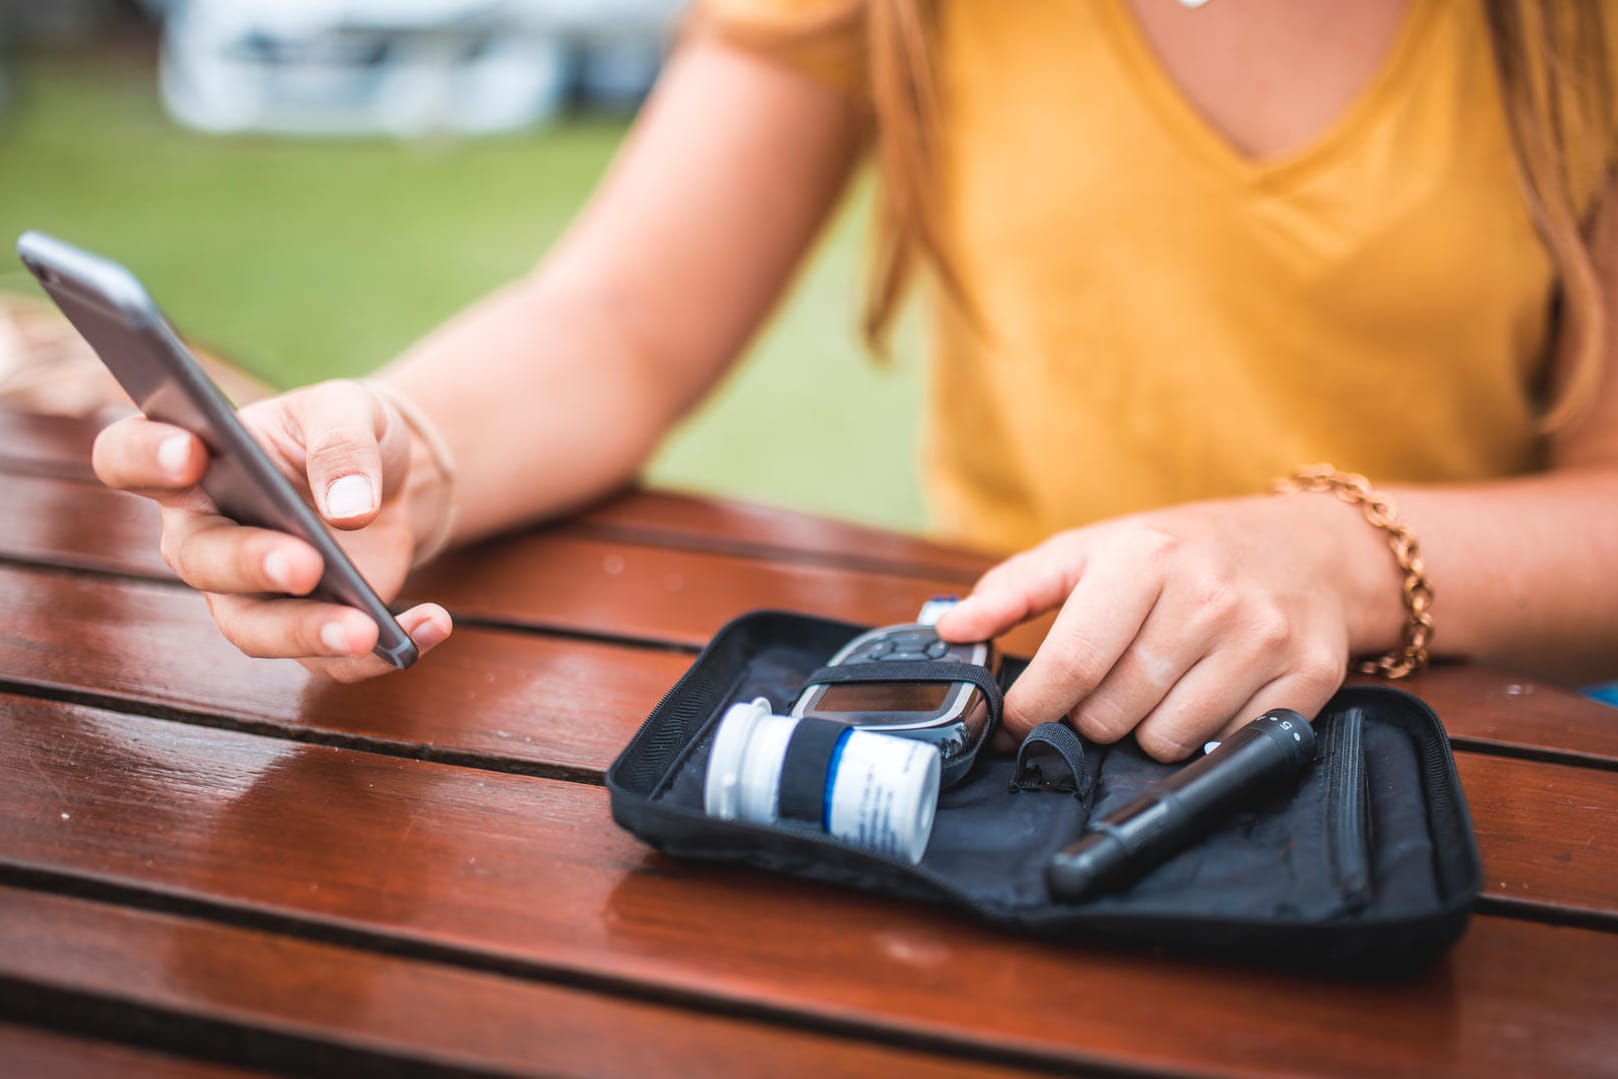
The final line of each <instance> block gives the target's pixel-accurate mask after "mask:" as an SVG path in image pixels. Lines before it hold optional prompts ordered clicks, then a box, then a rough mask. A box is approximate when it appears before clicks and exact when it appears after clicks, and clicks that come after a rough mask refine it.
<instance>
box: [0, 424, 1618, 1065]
mask: <svg viewBox="0 0 1618 1079" xmlns="http://www.w3.org/2000/svg"><path fill="white" fill-rule="evenodd" d="M92 435H93V432H92V430H91V429H90V428H89V427H88V426H86V425H84V424H81V423H77V422H73V421H63V420H47V419H43V418H39V417H31V416H24V415H19V414H15V413H11V414H3V413H0V506H3V507H4V508H3V509H0V620H3V622H0V624H3V627H4V628H3V631H0V731H3V738H0V747H3V748H0V1074H4V1075H7V1076H35V1075H42V1076H54V1075H104V1074H114V1073H116V1074H119V1075H121V1076H221V1075H241V1074H251V1073H255V1072H258V1071H268V1072H279V1073H289V1074H330V1075H349V1074H355V1073H365V1072H367V1071H370V1072H380V1073H385V1074H416V1073H423V1074H443V1073H455V1074H461V1073H466V1072H474V1073H499V1074H523V1075H529V1074H545V1075H552V1074H567V1075H572V1074H589V1075H600V1076H635V1077H638V1079H646V1077H650V1076H657V1075H696V1076H722V1075H746V1076H784V1075H800V1074H801V1075H814V1076H827V1075H845V1074H846V1075H856V1074H890V1075H916V1076H950V1075H965V1074H974V1075H1027V1074H1035V1073H1050V1072H1068V1071H1078V1072H1083V1073H1103V1074H1131V1075H1133V1074H1144V1073H1151V1074H1159V1073H1173V1074H1193V1075H1238V1074H1239V1075H1261V1074H1262V1075H1270V1074H1300V1073H1307V1074H1317V1075H1338V1074H1342V1075H1364V1074H1377V1075H1382V1076H1393V1075H1413V1076H1418V1075H1419V1076H1433V1075H1441V1074H1447V1075H1463V1076H1481V1075H1513V1076H1549V1075H1573V1074H1578V1075H1598V1074H1605V1075H1618V711H1613V710H1611V709H1608V708H1606V707H1603V706H1601V705H1598V704H1595V703H1592V702H1589V701H1586V700H1584V699H1582V698H1579V697H1577V696H1574V695H1571V694H1569V693H1566V692H1562V691H1560V690H1557V689H1554V688H1551V687H1549V686H1545V685H1542V684H1538V683H1535V682H1532V681H1529V680H1525V679H1517V678H1511V677H1507V676H1503V675H1498V674H1493V673H1489V672H1485V671H1480V670H1470V669H1444V670H1439V671H1436V672H1433V673H1431V674H1429V675H1427V676H1425V677H1424V678H1423V679H1422V680H1421V681H1420V682H1418V683H1416V684H1415V686H1414V688H1415V689H1416V690H1417V691H1419V692H1420V693H1421V694H1422V695H1423V696H1425V697H1426V698H1427V699H1428V700H1429V701H1430V702H1431V703H1432V704H1433V705H1434V707H1435V708H1436V709H1437V711H1438V712H1439V714H1440V715H1441V716H1442V717H1443V719H1444V720H1445V722H1446V724H1447V725H1448V727H1449V730H1450V732H1451V734H1452V735H1453V736H1454V739H1455V744H1456V748H1457V750H1458V758H1459V764H1460V771H1461V775H1462V777H1463V779H1464V781H1465V785H1466V791H1467V795H1468V797H1469V799H1470V801H1471V805H1472V810H1473V813H1474V816H1475V818H1476V822H1477V828H1478V838H1479V842H1480V845H1481V847H1482V851H1483V859H1484V865H1485V871H1486V885H1485V893H1484V896H1483V898H1482V900H1481V902H1480V904H1479V913H1478V916H1477V917H1476V918H1475V919H1474V921H1473V924H1472V926H1471V929H1470V930H1469V932H1468V933H1467V935H1466V937H1465V938H1464V939H1463V940H1462V941H1461V943H1460V944H1459V945H1458V946H1457V947H1456V948H1455V949H1454V951H1453V952H1452V953H1450V954H1449V955H1448V956H1447V957H1446V959H1445V960H1443V961H1442V962H1441V963H1439V964H1438V965H1437V966H1436V967H1434V968H1433V969H1431V970H1430V971H1429V972H1427V973H1426V974H1425V975H1423V976H1422V977H1420V978H1419V979H1417V980H1415V981H1411V982H1400V983H1395V984H1367V983H1355V982H1344V981H1334V980H1331V979H1328V978H1310V977H1304V976H1301V975H1298V974H1289V973H1282V972H1277V971H1262V970H1246V969H1242V968H1238V967H1233V966H1227V965H1218V964H1213V963H1204V962H1195V961H1189V960H1184V959H1179V958H1174V957H1169V956H1157V955H1150V954H1144V953H1140V952H1123V951H1109V950H1105V949H1097V948H1086V947H1053V946H1051V945H1047V944H1043V943H1039V942H1036V941H1033V940H1029V939H1023V938H1020V937H1016V936H1012V935H1007V934H1005V933H1001V932H998V931H993V930H990V929H988V928H985V927H983V926H981V925H979V924H976V923H975V922H973V921H971V920H970V919H968V918H966V917H963V916H959V915H956V914H954V913H951V912H948V911H944V910H937V909H929V908H921V907H918V906H915V905H908V904H902V903H897V902H889V901H884V900H881V899H878V898H874V897H868V896H864V895H859V894H853V893H848V892H844V891H840V890H835V889H832V888H827V887H817V886H812V885H809V884H806V883H800V882H795V881H789V880H785V879H778V878H774V877H771V876H767V875H765V874H762V873H755V872H750V871H744V870H716V869H713V868H708V867H702V866H694V865H685V864H679V863H676V862H674V861H671V860H669V859H666V858H664V857H661V856H659V855H656V854H654V853H652V852H651V851H649V850H647V849H646V848H644V847H642V846H641V845H639V844H638V843H636V842H635V841H634V840H633V839H631V838H630V837H629V836H628V835H626V834H624V833H623V832H621V831H619V830H618V829H617V828H616V827H615V826H614V825H613V824H612V822H611V820H610V818H609V815H608V806H607V796H606V792H605V790H604V789H603V788H602V786H601V775H602V772H603V770H604V769H605V768H606V766H607V765H608V763H609V762H610V761H611V760H612V758H613V756H614V755H615V754H616V753H617V752H618V750H619V749H620V748H621V747H622V746H623V744H624V743H625V742H626V741H627V740H628V738H629V737H630V735H631V734H632V733H633V732H634V730H635V729H636V726H637V725H638V724H639V723H640V722H641V720H642V718H643V717H644V716H645V715H646V713H647V712H648V711H649V710H650V708H651V707H652V705H653V704H654V703H655V702H656V701H657V699H658V697H659V696H660V695H661V694H662V693H663V691H664V690H665V689H666V688H667V687H668V686H669V685H670V684H671V683H672V682H673V681H674V679H675V678H676V677H677V676H678V675H679V673H680V672H681V670H682V669H683V668H684V667H685V665H686V664H687V663H688V662H689V661H690V658H691V655H692V653H693V651H694V650H695V649H696V648H697V647H698V646H699V645H700V644H701V643H702V641H703V640H704V639H705V638H706V637H707V636H708V635H709V633H711V632H712V631H713V630H714V629H715V628H716V627H717V626H718V625H719V624H720V623H721V622H723V621H724V620H725V619H727V618H728V617H730V616H731V615H733V614H735V613H737V612H739V611H742V610H744V609H747V608H752V607H761V606H777V607H789V608H800V609H803V610H808V611H816V612H823V613H827V614H831V615H836V616H841V617H846V618H851V619H858V620H861V621H865V622H873V623H880V622H893V621H900V620H904V619H907V618H909V617H910V616H911V615H912V613H913V612H914V610H915V608H916V606H917V604H918V602H919V601H920V600H922V599H923V598H925V597H927V596H929V595H932V594H934V593H938V592H949V591H961V590H963V589H964V588H965V587H966V586H967V585H968V584H969V583H970V582H971V580H972V579H973V577H974V576H975V574H976V573H977V572H978V571H979V570H980V569H981V568H982V566H983V564H984V563H983V560H982V559H981V558H979V557H977V556H974V555H970V554H966V553H963V552H959V551H954V550H949V549H945V548H941V547H935V546H931V545H928V544H925V543H920V542H916V541H912V540H908V539H903V538H898V537H894V536H889V535H885V534H880V533H874V532H869V531H865V530H860V529H856V528H851V527H847V526H841V525H834V524H829V523H826V522H823V521H819V520H815V519H811V518H805V517H801V516H796V515H792V514H786V513H779V512H773V511H763V510H759V509H756V508H750V507H746V506H739V505H735V504H730V503H722V502H714V501H707V500H699V499H691V498H682V497H675V496H669V495H658V494H637V495H632V496H628V497H626V498H624V499H622V500H620V501H618V502H615V503H613V504H612V505H609V506H607V507H605V508H603V509H600V510H598V511H596V512H594V513H591V514H589V515H587V516H585V517H584V518H582V519H580V520H577V521H575V522H572V523H569V524H566V525H564V526H561V527H556V528H551V529H547V530H543V531H536V532H533V533H531V534H527V535H523V536H518V537H515V538H512V539H509V540H506V541H503V542H501V543H499V544H496V545H491V546H488V547H486V548H483V549H479V550H473V551H469V552H465V553H463V554H459V555H456V556H454V557H453V558H452V559H451V560H448V561H445V562H444V563H443V564H442V565H440V566H436V567H433V568H432V569H430V570H429V571H428V572H426V573H424V574H422V575H420V576H419V577H417V578H416V579H414V580H412V582H411V584H410V586H409V592H410V593H411V594H413V595H417V596H421V597H431V598H434V599H437V600H440V601H443V602H444V603H446V605H447V606H448V607H449V608H450V609H451V610H452V611H453V612H455V614H456V615H457V617H458V619H459V623H460V627H459V629H458V630H457V633H456V635H455V637H454V638H453V639H452V640H451V641H450V642H448V643H447V644H446V645H444V646H443V647H442V648H441V649H440V650H439V651H438V652H437V653H435V654H434V655H433V656H432V657H431V659H430V660H429V661H428V662H426V663H424V664H422V665H421V666H420V667H419V668H418V669H415V670H412V671H409V672H406V673H404V674H399V675H392V676H389V677H387V678H385V679H382V680H380V681H377V682H374V683H371V684H367V685H362V686H350V687H340V686H333V685H327V684H322V683H320V682H317V681H316V680H314V679H312V678H311V677H309V676H307V675H306V674H305V673H304V672H303V671H302V670H301V669H300V668H299V667H297V666H296V665H295V664H293V663H291V662H280V661H275V662H269V661H251V660H247V659H245V658H242V657H241V656H239V655H237V654H236V653H235V652H234V651H233V650H232V649H231V648H230V647H229V646H228V645H226V644H225V642H224V641H223V640H222V639H221V638H220V637H219V636H218V635H217V634H216V632H215V631H214V629H213V627H212V624H211V622H210V621H209V619H208V616H207V612H206V610H205V608H204V606H203V603H202V601H201V599H200V597H198V596H197V595H195V594H193V593H192V592H190V591H188V590H187V589H186V588H184V587H182V586H180V585H179V584H178V583H177V582H175V581H174V579H173V578H172V577H171V575H170V574H169V573H168V571H167V570H166V569H165V568H164V566H163V565H162V563H161V562H160V561H159V559H158V555H157V546H156V542H155V536H156V528H157V525H156V515H155V512H154V511H153V510H152V508H151V507H150V506H148V505H147V504H145V503H143V502H141V501H140V500H138V499H135V498H133V497H129V496H125V495H121V494H117V493H114V492H110V491H107V490H104V489H102V488H101V487H99V486H98V485H96V484H95V483H94V481H93V480H92V479H91V477H90V475H89V472H88V468H87V466H86V464H85V462H86V461H87V459H88V456H87V454H88V446H89V443H90V440H91V437H92ZM1021 643H1022V645H1023V646H1024V647H1026V646H1027V644H1028V643H1029V642H1028V641H1027V640H1026V639H1025V640H1024V641H1022V642H1021Z"/></svg>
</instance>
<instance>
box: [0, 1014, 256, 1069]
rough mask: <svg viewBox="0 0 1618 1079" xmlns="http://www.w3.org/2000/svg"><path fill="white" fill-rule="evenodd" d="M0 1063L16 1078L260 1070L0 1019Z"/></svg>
mask: <svg viewBox="0 0 1618 1079" xmlns="http://www.w3.org/2000/svg"><path fill="white" fill-rule="evenodd" d="M0 1067H3V1068H4V1069H5V1074H6V1075H9V1076H16V1077H18V1079H105V1077H106V1076H109V1075H116V1076H118V1077H119V1079H246V1077H247V1076H257V1075H262V1074H263V1073H261V1072H257V1071H249V1070H246V1069H243V1068H234V1067H229V1066H226V1065H223V1064H210V1063H204V1062H201V1061H195V1060H186V1059H184V1058H183V1057H178V1056H171V1055H169V1054H167V1053H159V1052H155V1051H153V1050H150V1049H135V1048H131V1047H129V1046H124V1045H114V1044H112V1043H110V1042H104V1041H96V1040H94V1039H91V1038H81V1037H74V1036H72V1035H68V1034H57V1033H53V1032H51V1031H46V1030H40V1029H38V1028H36V1027H24V1026H17V1025H16V1024H13V1023H3V1022H0Z"/></svg>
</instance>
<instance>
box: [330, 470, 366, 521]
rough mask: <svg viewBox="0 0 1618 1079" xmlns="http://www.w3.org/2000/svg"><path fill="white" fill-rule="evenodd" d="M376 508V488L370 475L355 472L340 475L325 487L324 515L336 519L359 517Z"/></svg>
mask: <svg viewBox="0 0 1618 1079" xmlns="http://www.w3.org/2000/svg"><path fill="white" fill-rule="evenodd" d="M374 509H376V488H375V487H373V486H372V485H371V477H369V476H363V475H360V474H358V473H355V474H354V475H352V476H340V477H338V478H337V479H335V480H332V481H331V486H329V487H327V488H326V516H328V517H332V518H335V519H338V520H346V519H347V518H349V517H360V516H363V515H365V514H367V513H370V512H371V511H372V510H374Z"/></svg>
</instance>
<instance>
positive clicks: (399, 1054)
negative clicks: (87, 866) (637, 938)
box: [0, 887, 1028, 1079]
mask: <svg viewBox="0 0 1618 1079" xmlns="http://www.w3.org/2000/svg"><path fill="white" fill-rule="evenodd" d="M6 984H11V985H13V986H15V989H14V993H15V994H18V995H24V996H26V995H30V994H31V995H33V996H34V997H35V998H36V999H37V998H40V997H44V998H45V999H44V1000H42V1001H41V1002H40V1006H41V1007H44V1008H48V1009H50V1010H54V1011H56V1012H57V1013H58V1014H57V1015H56V1016H55V1017H54V1019H53V1021H55V1022H57V1023H58V1024H60V1025H69V1024H71V1023H72V1022H74V1021H75V1019H77V1020H78V1021H80V1022H85V1023H89V1024H91V1025H92V1026H100V1027H105V1026H113V1027H114V1028H116V1027H118V1026H120V1025H131V1024H140V1023H141V1021H142V1019H145V1024H144V1025H145V1026H146V1027H147V1028H148V1029H149V1031H150V1034H151V1036H153V1037H157V1038H163V1039H166V1040H172V1041H174V1042H176V1043H178V1044H174V1045H172V1046H171V1048H173V1049H174V1050H175V1051H177V1052H183V1051H186V1048H187V1047H186V1044H185V1042H186V1040H187V1038H188V1031H187V1029H186V1028H187V1026H191V1027H197V1026H200V1027H201V1028H202V1029H203V1030H204V1031H205V1032H206V1034H204V1035H201V1036H205V1037H209V1038H210V1041H211V1042H212V1043H213V1044H212V1045H211V1046H209V1048H211V1049H212V1050H213V1052H211V1053H209V1054H208V1055H210V1056H215V1057H222V1058H223V1059H233V1058H234V1057H235V1056H238V1055H239V1056H240V1058H241V1059H243V1060H252V1061H254V1062H255V1063H257V1064H258V1065H259V1066H271V1065H272V1063H273V1064H275V1065H279V1066H280V1067H281V1068H282V1069H283V1070H287V1071H293V1072H307V1071H312V1070H324V1071H326V1072H328V1073H331V1074H336V1072H337V1071H338V1070H349V1069H346V1068H343V1067H342V1065H343V1064H344V1063H345V1059H347V1058H348V1057H349V1056H350V1055H351V1054H352V1055H354V1056H356V1057H357V1058H358V1061H350V1063H355V1062H364V1063H368V1064H370V1065H371V1066H372V1067H373V1068H380V1069H382V1070H384V1071H385V1070H386V1067H387V1065H388V1064H389V1063H390V1062H391V1063H393V1064H394V1065H395V1066H396V1065H397V1063H398V1062H399V1061H427V1062H431V1063H433V1064H435V1065H437V1066H440V1067H446V1068H451V1069H483V1070H487V1071H499V1072H501V1073H509V1074H513V1075H543V1076H551V1075H591V1076H603V1077H607V1076H621V1077H625V1079H650V1077H653V1076H663V1075H668V1076H674V1075H747V1074H755V1075H756V1074H765V1073H767V1074H769V1075H774V1076H784V1077H785V1076H803V1077H804V1079H820V1077H824V1076H860V1075H876V1074H885V1075H906V1076H911V1075H914V1076H918V1077H932V1079H951V1077H954V1079H960V1077H964V1076H979V1075H981V1076H990V1077H992V1076H1012V1075H1026V1074H1028V1073H1027V1072H1025V1071H1022V1070H1018V1069H1013V1068H1010V1067H1005V1066H997V1065H994V1064H991V1063H985V1062H970V1063H969V1062H963V1061H960V1060H954V1059H951V1058H949V1057H945V1056H935V1055H931V1054H927V1053H925V1052H919V1051H912V1050H907V1049H902V1048H892V1047H887V1046H882V1045H877V1044H873V1043H870V1042H860V1041H853V1040H849V1039H843V1038H837V1037H834V1036H831V1035H826V1034H820V1033H815V1032H812V1031H806V1030H797V1029H793V1028H791V1027H789V1026H781V1025H775V1024H768V1023H760V1022H756V1021H750V1020H746V1019H741V1018H737V1017H734V1016H727V1015H722V1014H716V1013H712V1012H700V1011H692V1010H689V1009H681V1008H676V1007H671V1006H668V1005H664V1004H656V1003H651V1002H645V1001H636V1000H631V999H618V998H614V997H611V996H607V995H603V994H600V993H592V992H587V991H583V990H578V989H569V988H565V987H562V986H556V985H545V984H543V983H538V982H534V981H529V980H525V979H521V978H513V977H506V976H502V975H500V974H495V973H487V972H477V971H471V970H462V969H457V968H455V967H452V966H446V965H443V964H437V963H425V962H420V961H414V960H408V959H400V958H398V957H394V956H386V955H380V954H377V953H374V952H365V951H356V950H354V949H350V948H343V947H339V946H336V945H332V944H326V943H321V942H318V941H309V940H302V939H298V938H295V937H286V936H274V935H269V934H266V933H262V932H258V931H255V930H251V929H243V928H239V927H233V926H227V925H219V924H215V923H210V922H206V921H198V920H196V919H191V918H181V917H176V916H174V915H172V914H164V913H156V912H151V911H143V910H134V909H129V908H124V907H116V906H111V905H108V904H104V903H99V902H92V901H88V900H85V899H79V898H70V897H65V896H57V895H49V894H43V893H39V892H28V891H22V890H19V889H15V888H6V887H0V986H4V985H6ZM3 993H4V990H3V989H0V999H3ZM57 998H64V999H67V1000H69V1001H76V1000H80V999H84V1000H89V1001H92V1002H94V1003H95V1004H96V1005H98V1007H97V1008H96V1009H94V1011H95V1012H98V1013H99V1012H102V1011H105V1010H108V1009H110V1010H111V1012H112V1014H111V1015H110V1016H105V1017H103V1016H100V1015H95V1014H90V1015H86V1016H85V1017H83V1018H79V1017H77V1016H75V1015H74V1014H73V1011H74V1008H73V1005H72V1004H71V1003H70V1004H68V1005H66V1006H65V1007H64V1006H63V1005H61V1004H60V1003H59V1001H58V999H57ZM78 1010H80V1011H83V1010H84V1009H78ZM64 1012H65V1013H66V1014H63V1013H64ZM175 1020H179V1022H176V1021H175ZM0 1030H3V1028H0ZM189 1037H190V1039H191V1040H192V1041H195V1040H198V1039H199V1035H198V1034H195V1033H191V1034H189ZM4 1044H5V1042H4V1038H3V1036H0V1054H3V1052H4V1048H3V1046H4ZM238 1044H239V1045H240V1048H239V1049H237V1050H236V1051H235V1052H234V1053H231V1055H225V1054H226V1053H230V1051H231V1050H232V1049H233V1048H234V1047H235V1046H237V1045H238Z"/></svg>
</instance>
